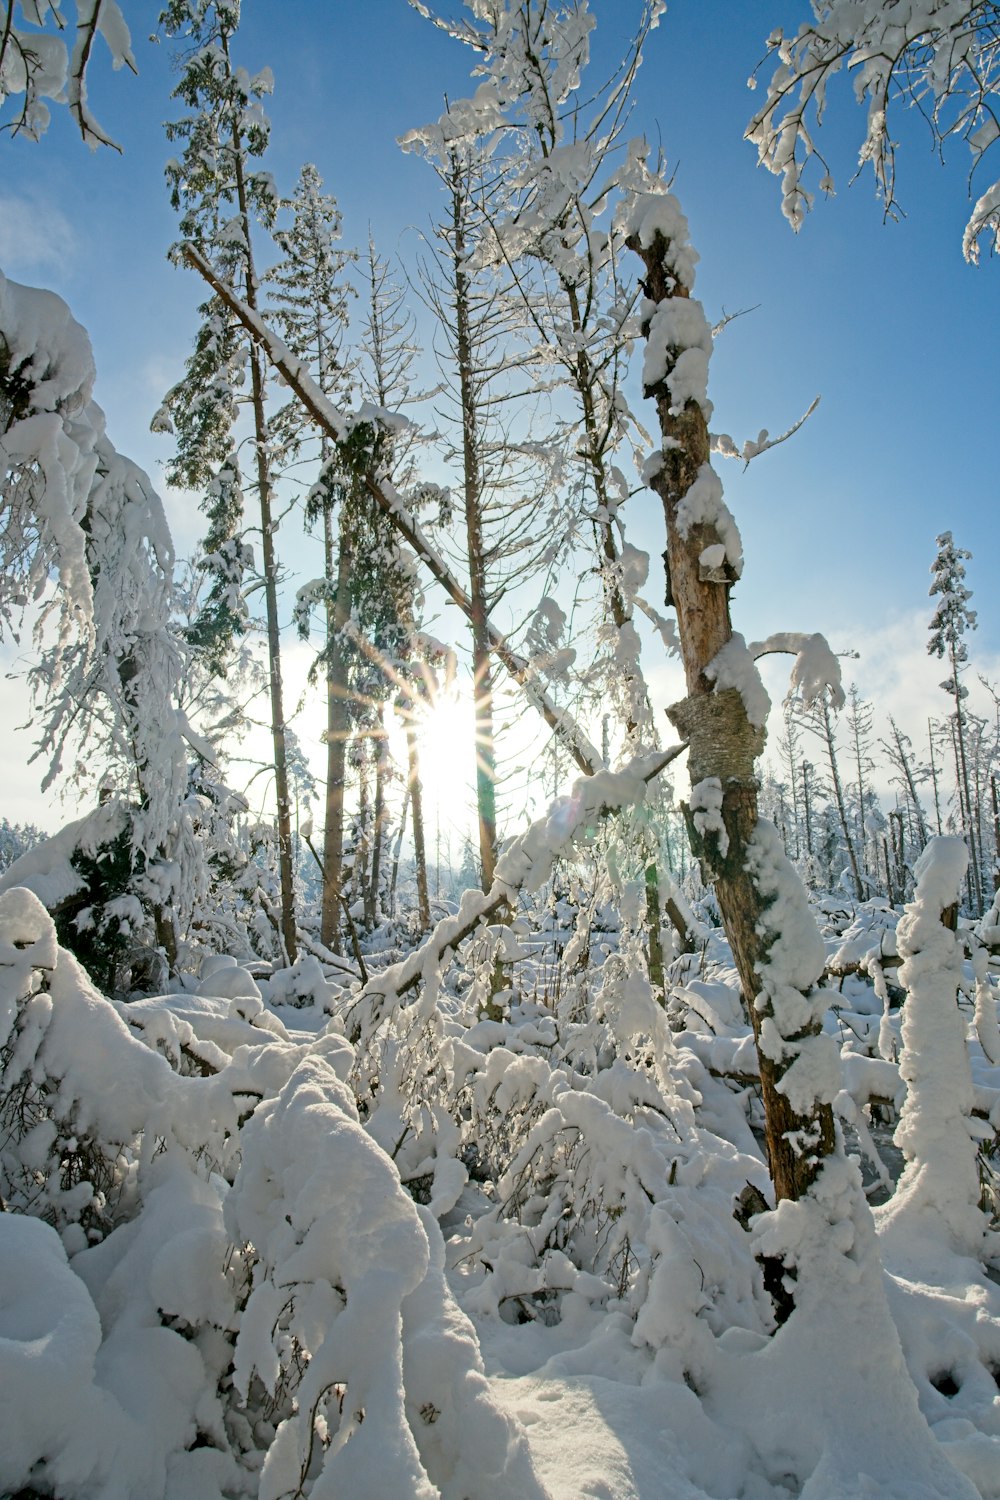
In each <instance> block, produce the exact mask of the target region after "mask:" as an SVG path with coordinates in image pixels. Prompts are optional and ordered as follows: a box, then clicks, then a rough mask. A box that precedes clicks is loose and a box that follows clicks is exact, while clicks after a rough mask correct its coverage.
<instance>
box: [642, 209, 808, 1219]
mask: <svg viewBox="0 0 1000 1500" xmlns="http://www.w3.org/2000/svg"><path fill="white" fill-rule="evenodd" d="M646 201H648V202H649V203H650V205H651V207H652V208H654V209H656V210H657V211H659V210H660V209H661V208H662V207H664V206H666V200H665V199H662V198H657V199H652V200H646ZM672 203H673V200H670V204H671V205H672ZM668 212H669V214H670V215H671V217H672V220H673V224H674V227H675V230H676V234H677V236H678V237H677V239H676V240H671V239H668V238H666V237H665V236H664V234H663V232H662V230H661V229H660V228H655V229H654V230H653V232H652V233H651V234H649V233H647V232H646V231H645V229H643V230H642V231H640V232H637V233H635V234H633V235H632V236H631V237H630V239H629V241H628V244H629V247H630V248H631V249H632V250H634V251H635V252H636V253H637V254H638V255H639V257H640V258H641V260H642V262H643V266H644V268H645V276H644V286H643V290H644V292H645V295H646V297H647V299H649V300H648V302H647V304H646V308H647V316H646V317H645V319H644V324H643V332H644V335H645V336H646V338H647V340H648V339H650V336H651V334H652V335H653V336H654V337H655V338H656V339H663V340H664V347H662V348H661V347H658V346H657V347H653V348H652V349H651V350H650V355H651V359H650V364H649V366H648V368H649V369H650V370H651V371H653V372H655V371H656V367H657V362H658V359H659V358H660V356H661V355H662V356H663V359H664V361H665V368H664V373H663V375H662V376H658V378H656V379H655V380H652V381H651V382H650V383H648V384H647V387H646V394H647V395H649V396H654V397H655V399H656V406H657V413H658V416H659V421H660V430H661V433H662V438H663V444H662V455H661V462H662V467H661V468H659V470H658V471H657V472H656V473H655V475H654V476H653V477H652V479H651V484H652V487H653V489H654V490H655V491H656V492H657V494H658V495H659V496H660V499H661V501H662V503H663V513H664V520H665V522H666V531H667V553H666V561H667V570H668V577H669V592H670V595H671V596H672V598H673V603H674V607H675V609H676V612H677V625H678V635H679V638H680V647H681V658H682V661H683V665H684V672H685V679H686V684H687V692H688V696H687V697H686V698H685V699H684V700H683V701H682V702H681V703H678V704H675V705H674V706H673V707H672V708H671V709H669V710H668V713H669V717H670V719H671V722H672V723H673V724H674V725H675V727H676V728H677V730H678V732H679V733H680V735H681V736H682V738H684V739H686V740H687V741H688V743H689V746H690V750H689V772H690V776H691V783H692V799H691V804H690V806H689V807H688V808H686V809H685V816H686V819H687V822H688V829H689V834H690V836H691V839H692V847H693V848H694V850H695V853H696V854H697V855H698V857H699V858H700V859H701V861H702V866H703V868H704V870H705V873H706V876H707V878H708V879H709V880H711V881H712V882H713V884H714V886H715V890H716V895H717V898H718V902H719V908H720V911H721V913H722V920H723V924H724V926H725V930H726V935H727V937H728V939H729V943H730V946H731V948H732V952H733V959H734V962H735V964H736V967H737V971H738V973H739V976H740V983H741V986H742V990H743V996H744V1001H745V1004H746V1007H747V1011H748V1014H749V1019H750V1023H751V1026H752V1028H753V1033H754V1038H755V1040H756V1043H757V1054H758V1059H759V1067H760V1080H761V1094H762V1098H763V1104H764V1116H765V1131H766V1139H767V1150H768V1159H769V1163H770V1169H771V1176H772V1179H773V1181H774V1188H775V1194H776V1197H777V1198H778V1199H797V1198H799V1197H800V1196H801V1195H802V1194H803V1193H804V1192H806V1191H807V1190H808V1188H809V1187H810V1186H811V1184H812V1183H813V1181H814V1180H815V1178H816V1176H817V1175H818V1172H819V1169H820V1167H821V1165H822V1161H823V1158H824V1157H825V1156H827V1155H829V1154H830V1153H831V1152H832V1151H833V1150H834V1146H835V1134H834V1126H833V1113H832V1109H831V1104H830V1098H826V1097H823V1096H822V1095H823V1093H824V1092H826V1093H829V1092H830V1091H829V1089H828V1088H827V1089H825V1090H824V1089H813V1090H811V1091H810V1090H808V1089H802V1088H799V1089H795V1090H794V1095H795V1098H796V1100H797V1101H798V1104H799V1108H798V1109H796V1108H793V1105H792V1102H791V1100H790V1098H789V1093H788V1092H786V1091H784V1090H783V1088H782V1085H785V1086H786V1087H787V1086H788V1085H790V1083H791V1080H790V1079H789V1076H788V1075H789V1073H790V1072H791V1069H792V1068H793V1067H794V1065H795V1061H796V1060H797V1059H798V1058H799V1057H800V1056H802V1055H803V1054H804V1053H806V1052H807V1051H812V1045H811V1044H812V1043H814V1042H815V1041H817V1040H819V1036H818V1034H819V1032H820V1029H821V1021H820V1018H819V1016H818V1015H817V1006H816V1004H815V1003H814V1002H813V1000H812V996H811V993H810V991H811V988H812V986H811V984H810V983H809V982H808V980H806V982H805V987H804V988H803V989H802V990H801V991H800V993H799V998H800V1000H801V1001H802V1003H801V1005H799V1006H789V1005H788V1004H787V999H788V997H787V995H782V996H779V997H778V999H777V1000H776V998H775V989H774V982H773V977H771V976H768V975H767V973H766V971H767V969H768V968H769V965H770V964H771V963H772V961H773V960H772V953H771V950H772V947H773V945H774V942H775V939H776V938H777V937H778V936H779V935H780V934H779V933H778V932H777V931H775V930H774V929H773V928H772V927H771V926H770V925H769V922H768V919H767V916H766V913H767V911H768V909H769V907H770V906H771V905H772V904H776V900H777V895H778V891H777V890H774V891H772V890H771V889H770V888H769V887H768V884H767V876H766V874H764V873H761V872H762V871H763V870H764V865H765V857H764V854H765V852H766V834H761V835H760V838H761V839H763V840H764V847H763V849H762V844H761V842H760V839H757V835H758V833H759V829H758V813H757V782H756V779H755V776H754V761H755V759H756V757H757V756H758V755H759V754H760V752H761V750H762V749H763V744H764V732H763V728H762V727H760V726H757V725H755V724H753V723H752V722H751V720H750V717H749V715H748V712H747V706H746V702H745V700H744V697H743V696H742V695H741V692H740V691H738V690H737V688H736V687H726V688H724V689H723V690H721V691H719V690H717V688H716V684H715V682H714V676H713V675H709V672H708V671H707V669H710V668H712V665H713V663H714V662H715V661H716V658H718V656H719V653H720V652H721V651H722V650H723V648H724V647H726V646H727V645H728V644H729V643H730V642H731V641H732V639H733V631H732V625H731V622H730V614H729V583H728V582H726V581H724V579H723V578H721V577H720V568H719V567H718V565H717V564H716V563H715V562H714V559H716V558H717V557H718V552H717V550H716V551H713V553H711V554H710V557H711V559H713V561H712V562H711V564H709V561H708V560H707V559H705V558H704V554H705V552H706V549H707V548H710V547H711V548H714V549H717V548H718V546H719V544H720V543H723V544H725V543H726V536H725V535H723V532H726V533H727V535H729V536H730V538H731V531H730V530H729V528H732V527H733V523H732V519H731V517H729V515H728V512H726V511H724V508H723V505H722V500H721V486H719V484H718V481H717V479H716V478H715V476H714V474H713V473H712V471H711V469H710V466H709V451H710V450H709V437H708V427H707V423H706V419H705V413H704V410H703V408H702V406H701V405H700V404H699V402H698V401H697V400H696V399H694V398H692V397H690V396H687V397H686V398H685V399H683V404H682V402H681V400H680V399H678V400H676V402H675V399H674V397H673V395H672V393H671V391H670V388H669V384H668V382H669V380H670V377H671V375H672V374H673V373H674V371H675V370H676V369H677V366H678V362H679V359H680V358H681V357H682V356H683V354H685V353H689V352H694V351H695V350H702V351H706V343H707V347H708V348H710V347H711V342H710V341H711V335H710V330H709V328H708V324H707V321H706V320H705V319H704V314H703V313H702V310H701V308H700V306H699V305H698V304H691V305H690V312H689V311H688V310H687V309H686V308H684V307H678V306H677V304H678V301H679V299H687V298H689V295H690V293H689V289H688V287H687V286H686V285H685V283H684V275H683V272H684V266H685V264H689V263H690V262H689V261H688V259H687V256H688V254H689V249H688V247H687V245H686V243H685V233H686V225H684V223H683V219H682V217H681V215H680V213H679V211H676V212H674V210H673V208H672V207H669V208H668ZM664 326H666V328H667V329H669V330H671V332H670V334H669V335H665V334H664ZM692 327H693V328H694V335H693V337H692V336H691V335H690V330H691V328H692ZM685 346H686V347H685ZM706 352H707V351H706ZM691 363H692V361H690V360H689V361H688V364H689V365H690V364H691ZM699 482H700V484H701V486H702V488H701V490H700V491H699V497H700V501H701V503H699V504H697V505H696V504H694V503H690V504H687V505H685V502H686V501H688V500H689V497H690V498H691V500H692V502H693V500H694V498H695V497H691V491H692V489H693V487H694V485H695V484H696V483H699ZM716 494H717V503H715V504H714V505H713V503H712V497H713V495H716ZM682 507H683V508H682ZM734 576H735V575H734ZM737 645H738V643H737ZM744 650H745V648H744ZM746 663H747V666H748V667H750V665H751V664H750V658H749V655H748V654H747V657H746ZM751 669H752V668H751ZM740 680H741V682H744V679H743V678H741V679H740ZM744 686H745V682H744ZM716 797H717V798H718V802H717V803H716V802H715V798H716ZM772 833H773V838H774V844H775V846H776V849H777V854H776V855H775V856H772V858H774V857H780V858H782V860H783V856H780V840H779V839H778V836H777V833H776V832H774V831H773V830H772ZM751 846H753V847H751ZM791 878H792V872H791V867H790V866H788V865H787V863H786V864H785V865H784V868H783V869H782V871H781V876H780V880H781V882H782V884H783V888H784V889H785V890H787V888H788V886H789V882H790V881H791ZM798 910H799V911H801V903H800V907H799V908H798ZM816 941H817V943H818V937H817V938H816ZM820 966H821V961H820ZM796 988H798V986H796ZM793 1014H794V1015H797V1017H798V1024H796V1023H795V1022H793V1020H792V1019H791V1017H792V1016H793ZM830 1097H831V1098H832V1094H830Z"/></svg>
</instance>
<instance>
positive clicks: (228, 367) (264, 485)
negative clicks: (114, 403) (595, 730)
mask: <svg viewBox="0 0 1000 1500" xmlns="http://www.w3.org/2000/svg"><path fill="white" fill-rule="evenodd" d="M239 19H240V7H239V0H171V3H170V4H169V5H168V6H167V7H166V9H165V10H164V11H163V12H162V13H161V24H162V25H163V27H164V29H165V31H166V33H167V35H168V36H171V37H175V38H178V39H180V40H182V41H183V42H184V43H186V44H187V48H188V50H187V52H186V54H185V56H184V58H183V66H182V71H181V76H180V80H179V82H178V84H177V86H176V88H175V90H174V97H175V98H176V99H178V100H180V101H181V103H182V105H183V106H184V107H185V108H186V110H187V113H186V114H184V115H183V116H182V117H181V118H180V119H178V120H175V121H173V122H171V123H170V124H168V126H167V135H168V138H169V139H170V140H171V141H180V142H183V143H184V145H183V150H182V153H181V156H180V158H179V159H174V160H172V161H170V162H169V163H168V165H167V180H168V183H169V185H170V192H171V201H172V203H173V205H174V207H175V208H176V209H177V210H178V212H179V213H180V230H181V234H182V236H183V237H184V239H185V240H187V241H189V242H190V243H193V244H195V245H197V246H198V248H199V249H200V250H201V252H202V253H203V254H204V255H205V256H206V257H207V258H208V259H209V260H210V262H211V263H212V264H213V266H215V267H216V269H217V271H218V272H219V274H220V275H221V276H222V277H223V278H224V279H225V280H226V282H227V283H228V284H230V285H233V286H235V287H237V288H239V289H240V291H241V294H242V295H243V297H244V298H245V299H246V302H247V305H248V306H249V307H250V308H252V309H254V310H255V311H256V309H257V306H258V276H257V269H256V262H255V255H254V248H253V229H254V225H255V224H257V225H259V226H261V227H262V228H264V229H269V228H270V227H271V225H272V224H273V222H274V216H275V212H276V209H277V198H276V193H275V189H274V184H273V181H272V179H271V177H270V175H269V174H268V173H267V172H265V171H264V170H262V169H261V168H259V167H258V166H257V165H256V163H257V162H258V160H259V158H260V157H261V156H262V155H263V153H264V151H265V149H266V147H267V143H268V136H269V124H268V120H267V117H266V115H265V114H264V111H263V108H262V103H261V101H262V100H263V98H264V97H265V96H266V95H267V94H269V93H270V91H271V88H272V86H273V80H272V78H271V74H270V70H269V69H264V70H263V71H262V72H261V73H259V74H258V75H256V76H255V77H253V78H251V77H249V76H248V74H247V73H246V72H245V70H243V69H242V68H238V67H237V66H236V65H235V64H234V62H233V59H232V56H231V44H232V41H233V38H234V36H235V33H236V30H237V27H238V26H239ZM201 313H202V324H201V327H200V329H199V333H198V337H197V341H196V346H195V352H194V354H193V355H192V357H191V359H190V360H189V361H188V365H187V372H186V374H185V377H184V379H183V380H182V381H181V382H179V383H178V384H177V385H176V386H174V388H173V389H172V390H171V391H170V392H169V394H168V396H167V398H166V401H165V403H164V409H165V411H164V414H163V415H161V417H160V418H159V422H158V424H157V425H160V426H164V425H165V424H166V423H167V422H170V423H172V425H173V427H174V429H175V431H176V433H177V436H178V458H177V460H176V462H175V470H176V472H177V473H178V475H179V476H183V477H185V479H186V481H187V482H188V483H189V484H192V485H199V486H201V487H203V488H205V487H207V486H209V485H210V484H212V482H213V480H215V478H216V475H217V474H218V471H219V469H220V467H222V465H223V464H225V465H226V467H227V468H228V470H229V471H230V473H235V472H238V471H236V470H235V468H234V465H233V464H232V462H231V460H230V455H231V452H232V447H233V428H234V425H235V423H236V417H237V403H238V401H239V396H238V394H237V392H238V389H239V386H240V385H241V384H242V379H243V371H244V369H245V368H246V367H247V366H248V367H249V374H250V397H249V399H250V405H251V410H252V429H253V431H252V443H253V449H254V466H255V470H256V488H257V502H258V507H259V516H260V535H261V553H262V567H261V573H262V582H263V590H264V604H265V616H266V630H267V655H268V678H269V692H270V709H271V715H270V716H271V738H272V747H273V764H274V780H275V797H276V802H277V826H278V858H279V873H280V882H281V932H282V940H283V943H284V948H285V953H286V956H287V958H288V960H289V962H294V960H295V957H296V952H297V939H296V931H295V904H294V891H293V861H292V835H291V808H290V800H289V788H288V763H287V762H288V752H287V745H286V731H285V709H284V690H283V685H282V676H281V651H280V633H279V617H278V577H277V572H278V563H277V555H276V548H275V531H276V527H277V523H276V519H275V516H274V513H273V504H274V478H273V472H272V462H271V452H272V450H271V434H270V431H269V427H268V421H267V414H266V410H265V402H266V393H265V376H264V365H263V361H262V359H261V357H260V354H259V352H258V351H257V349H256V347H255V346H254V345H253V344H252V343H250V342H249V341H248V340H247V339H246V337H245V335H244V333H243V332H242V330H241V329H239V328H238V327H237V326H236V325H234V324H233V322H232V320H231V319H230V318H229V316H228V315H227V313H226V310H225V308H224V307H223V306H222V304H221V303H220V302H219V301H218V300H217V299H215V298H212V299H211V300H210V301H209V302H208V303H206V304H204V305H203V307H202V308H201ZM210 503H211V507H212V508H211V510H210V520H211V522H212V531H211V532H210V535H211V536H212V538H213V540H216V539H221V542H222V543H224V544H225V545H224V546H222V545H218V544H217V545H216V547H215V552H214V553H213V554H211V555H216V556H219V557H220V558H221V560H222V562H223V564H224V565H225V567H226V568H230V567H231V564H232V562H233V561H234V560H235V559H236V557H237V555H238V549H239V546H240V540H239V539H241V537H242V525H241V520H242V503H241V500H240V498H239V494H238V490H237V488H236V487H235V485H234V484H232V483H230V482H227V483H226V484H224V485H222V486H221V488H220V489H219V490H218V492H217V493H216V495H215V496H214V497H213V499H212V500H211V502H210ZM223 576H224V577H225V575H223ZM234 587H235V579H233V578H226V581H225V588H226V589H227V590H229V591H231V590H232V589H233V588H234ZM226 598H227V604H226V607H225V609H223V610H222V611H221V612H220V613H219V615H218V618H217V623H219V624H222V625H225V624H228V621H229V614H230V610H229V605H228V598H229V593H227V595H226Z"/></svg>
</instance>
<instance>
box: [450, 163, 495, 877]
mask: <svg viewBox="0 0 1000 1500" xmlns="http://www.w3.org/2000/svg"><path fill="white" fill-rule="evenodd" d="M451 192H452V236H453V239H452V247H451V248H452V263H453V268H454V275H455V297H454V307H455V353H456V356H457V360H458V380H459V398H460V401H461V407H462V468H463V482H464V492H463V493H464V503H465V537H466V552H467V556H468V562H469V603H470V606H471V610H470V614H469V622H470V624H471V626H472V672H473V692H474V695H475V696H474V710H475V747H474V748H475V757H476V809H477V812H478V818H479V864H480V876H481V884H482V888H483V890H484V891H488V890H489V889H490V886H491V885H492V884H493V872H494V868H495V865H496V843H497V814H496V779H497V770H496V745H495V742H494V736H493V676H492V668H491V665H490V638H489V631H488V622H489V611H488V609H487V596H486V549H485V546H484V542H483V496H482V478H481V473H480V454H479V412H478V403H477V399H476V389H475V382H474V379H473V374H474V372H473V364H472V332H471V327H470V320H469V278H468V275H467V273H466V271H465V253H466V245H465V219H464V206H465V203H466V202H467V200H466V199H465V198H464V196H463V179H462V174H461V171H460V168H459V165H458V161H457V159H456V158H453V159H452V178H451Z"/></svg>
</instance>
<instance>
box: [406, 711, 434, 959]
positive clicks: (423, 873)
mask: <svg viewBox="0 0 1000 1500" xmlns="http://www.w3.org/2000/svg"><path fill="white" fill-rule="evenodd" d="M406 756H407V769H408V773H409V775H408V780H407V787H408V789H409V793H410V806H411V807H412V808H413V861H414V864H415V866H416V872H417V914H418V916H419V918H420V929H421V931H422V932H426V931H427V929H428V927H430V925H431V903H430V898H429V896H428V894H427V850H426V847H425V844H424V806H423V795H422V789H421V786H420V760H419V756H418V753H417V731H416V729H415V728H414V727H413V724H412V722H411V721H410V720H407V724H406Z"/></svg>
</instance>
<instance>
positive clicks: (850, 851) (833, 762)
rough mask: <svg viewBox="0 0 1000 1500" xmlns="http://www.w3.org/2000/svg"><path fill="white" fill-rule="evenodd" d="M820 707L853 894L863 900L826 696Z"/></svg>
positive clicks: (862, 884) (863, 891) (861, 883)
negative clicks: (849, 864)
mask: <svg viewBox="0 0 1000 1500" xmlns="http://www.w3.org/2000/svg"><path fill="white" fill-rule="evenodd" d="M820 709H821V712H822V715H823V738H824V740H825V741H826V754H827V759H828V760H829V762H830V777H831V779H832V781H833V794H834V797H835V799H836V803H837V817H838V818H839V819H840V831H841V833H842V834H843V835H844V843H845V844H846V846H847V858H848V859H849V860H850V862H851V876H852V878H853V880H854V894H855V896H856V897H857V899H858V900H859V901H863V900H864V899H865V887H864V882H863V881H862V879H861V871H860V869H859V868H858V855H857V850H856V849H855V847H854V840H853V838H852V837H851V829H850V826H849V824H848V821H847V808H846V807H845V805H844V789H843V787H842V786H841V784H840V767H839V766H838V765H837V747H836V744H835V743H834V738H833V724H832V723H831V722H830V704H829V702H828V701H827V699H826V697H824V698H823V699H822V700H821V704H820ZM859 764H860V762H859Z"/></svg>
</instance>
